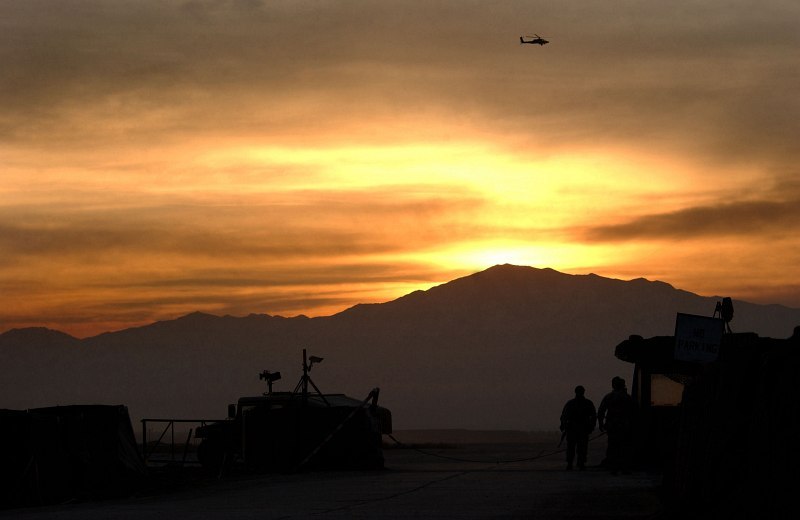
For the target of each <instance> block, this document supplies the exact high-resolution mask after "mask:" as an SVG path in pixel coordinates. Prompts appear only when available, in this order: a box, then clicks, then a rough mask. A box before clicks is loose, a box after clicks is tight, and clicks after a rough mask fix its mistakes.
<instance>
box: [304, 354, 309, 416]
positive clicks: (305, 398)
mask: <svg viewBox="0 0 800 520" xmlns="http://www.w3.org/2000/svg"><path fill="white" fill-rule="evenodd" d="M306 401H308V361H307V359H306V349H303V402H304V403H305V402H306Z"/></svg>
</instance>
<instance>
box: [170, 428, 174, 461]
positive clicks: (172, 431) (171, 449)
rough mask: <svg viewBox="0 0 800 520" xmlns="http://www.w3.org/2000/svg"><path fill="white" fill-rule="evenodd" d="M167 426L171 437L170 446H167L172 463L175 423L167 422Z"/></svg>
mask: <svg viewBox="0 0 800 520" xmlns="http://www.w3.org/2000/svg"><path fill="white" fill-rule="evenodd" d="M169 426H170V435H171V436H172V442H170V446H169V453H170V457H171V460H173V461H174V460H175V421H170V422H169Z"/></svg>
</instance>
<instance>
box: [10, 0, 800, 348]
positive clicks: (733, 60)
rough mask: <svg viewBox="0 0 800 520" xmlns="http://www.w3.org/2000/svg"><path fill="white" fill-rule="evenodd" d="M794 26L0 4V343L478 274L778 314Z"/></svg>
mask: <svg viewBox="0 0 800 520" xmlns="http://www.w3.org/2000/svg"><path fill="white" fill-rule="evenodd" d="M798 15H800V7H798V6H797V4H796V2H792V1H788V0H787V1H782V0H770V1H768V2H765V3H761V4H759V5H758V6H757V7H754V6H753V5H752V3H751V2H743V1H742V2H726V3H725V4H724V5H722V4H721V3H719V2H695V1H688V0H686V1H683V0H682V1H679V2H671V3H669V4H663V5H662V4H658V3H651V2H646V3H644V2H639V1H633V0H621V1H615V2H610V3H609V2H593V1H590V0H585V1H584V0H580V1H576V2H569V3H566V4H565V3H564V2H557V1H551V2H537V3H535V4H532V3H530V2H522V1H518V2H490V3H486V2H461V1H444V2H436V3H421V2H411V1H400V0H397V1H389V2H333V1H331V2H325V1H323V2H305V1H296V0H295V1H286V2H281V1H277V2H272V1H271V2H259V1H251V0H241V1H233V0H231V1H223V2H220V1H213V2H212V1H200V0H194V1H186V2H178V1H175V2H155V1H139V2H122V1H121V2H102V1H78V0H62V1H55V0H24V1H23V0H11V1H7V2H3V3H2V4H0V70H3V74H1V75H0V99H2V101H3V102H2V103H0V162H2V164H3V168H2V169H0V266H2V268H3V271H2V274H0V290H2V292H3V294H4V295H8V296H9V297H11V298H13V299H15V300H17V301H20V302H22V303H21V305H20V306H19V307H18V308H16V309H13V310H9V311H4V312H3V314H2V315H0V329H6V328H9V327H12V326H18V325H26V324H35V323H39V322H46V323H47V324H50V325H53V326H57V327H59V328H63V329H67V330H71V331H74V332H76V333H81V334H89V333H94V332H97V331H100V330H103V327H118V326H124V325H125V324H128V323H141V322H146V321H147V320H150V319H153V318H160V317H165V316H173V315H176V314H180V313H182V312H188V311H191V310H195V309H202V310H209V311H219V312H230V313H234V314H245V313H249V312H269V313H298V312H304V313H307V314H319V313H326V312H333V311H335V310H338V309H342V308H345V307H346V306H348V305H351V304H355V303H358V302H360V301H381V299H388V298H391V297H396V296H399V295H401V294H402V293H403V292H406V291H408V290H411V289H413V288H418V287H423V288H424V287H427V286H430V285H431V284H433V283H436V282H443V281H446V280H447V279H450V278H452V277H454V276H457V275H460V274H465V273H467V272H470V271H473V270H477V269H480V268H484V267H488V265H481V264H480V261H478V260H476V259H479V258H480V259H485V258H492V259H497V260H498V261H503V259H504V258H505V259H506V260H511V261H519V262H524V263H529V264H533V265H538V266H541V267H544V266H549V267H554V268H557V269H562V270H567V271H571V272H589V271H595V272H599V273H601V274H606V275H610V276H630V277H638V276H646V277H651V278H662V279H665V280H666V281H669V282H671V283H673V284H675V285H677V286H680V287H682V288H685V289H688V290H693V291H696V292H700V293H704V294H710V293H712V292H715V291H717V290H725V291H728V292H729V293H730V294H732V295H734V296H736V297H749V298H755V299H758V300H759V301H767V302H769V301H776V302H779V303H784V304H790V305H800V294H799V293H798V291H797V290H796V288H793V287H795V285H793V281H792V280H791V269H792V267H791V266H792V265H796V263H797V261H800V247H798V246H800V243H798V241H797V240H796V239H794V238H793V237H794V236H797V235H798V234H797V233H796V231H797V230H796V227H797V226H798V224H797V222H800V219H798V218H797V217H798V212H797V210H796V209H795V208H797V207H800V205H798V202H800V201H799V200H798V199H800V185H798V183H797V181H796V179H797V174H798V172H797V166H796V165H797V164H798V159H800V157H798V153H799V152H798V149H797V146H796V143H797V142H798V137H800V117H798V116H800V100H798V97H797V95H796V93H797V92H798V91H800V72H798V70H797V66H796V64H797V62H798V58H800V34H798V31H797V30H796V20H797V19H798ZM533 32H536V33H539V34H542V35H544V36H546V37H547V38H549V39H550V41H551V43H550V44H549V45H547V46H545V47H541V48H539V47H538V46H520V45H518V43H517V42H518V37H519V36H520V35H522V34H529V33H533ZM534 47H535V48H534ZM676 243H679V244H681V245H680V247H675V244H676ZM765 250H766V251H767V252H766V253H765ZM709 251H711V252H713V253H715V254H716V253H719V252H725V255H724V259H722V260H720V261H717V262H714V265H713V266H712V265H709V264H710V263H709V262H707V261H704V260H703V259H704V258H706V257H707V255H708V254H709ZM621 252H624V255H621V254H620V253H621ZM543 264H546V265H543Z"/></svg>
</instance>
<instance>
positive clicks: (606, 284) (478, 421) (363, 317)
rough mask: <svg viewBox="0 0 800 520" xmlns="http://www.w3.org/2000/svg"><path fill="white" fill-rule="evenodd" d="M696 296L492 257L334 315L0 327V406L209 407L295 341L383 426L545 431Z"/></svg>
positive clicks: (767, 330) (295, 371) (768, 319)
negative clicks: (92, 331)
mask: <svg viewBox="0 0 800 520" xmlns="http://www.w3.org/2000/svg"><path fill="white" fill-rule="evenodd" d="M721 299H722V298H721V297H719V296H712V297H704V296H698V295H696V294H693V293H690V292H687V291H683V290H679V289H676V288H674V287H672V286H671V285H669V284H667V283H664V282H659V281H648V280H645V279H642V278H639V279H635V280H630V281H623V280H617V279H611V278H604V277H601V276H597V275H594V274H589V275H569V274H564V273H560V272H558V271H554V270H552V269H537V268H533V267H524V266H514V265H498V266H494V267H491V268H489V269H487V270H485V271H481V272H478V273H475V274H472V275H470V276H466V277H463V278H458V279H456V280H453V281H450V282H448V283H444V284H442V285H439V286H436V287H433V288H431V289H429V290H426V291H415V292H412V293H410V294H408V295H406V296H403V297H401V298H398V299H396V300H393V301H390V302H386V303H380V304H361V305H356V306H354V307H351V308H349V309H347V310H345V311H343V312H340V313H338V314H335V315H332V316H324V317H316V318H308V317H305V316H298V317H293V318H285V317H280V316H270V315H266V314H251V315H249V316H244V317H234V316H213V315H210V314H204V313H199V312H195V313H192V314H188V315H186V316H183V317H181V318H178V319H175V320H169V321H160V322H156V323H153V324H150V325H147V326H143V327H136V328H130V329H125V330H121V331H117V332H108V333H104V334H100V335H98V336H94V337H90V338H85V339H77V338H74V337H72V336H69V335H67V334H64V333H61V332H58V331H54V330H49V329H44V328H26V329H12V330H9V331H7V332H5V333H3V334H0V376H2V379H1V380H0V390H1V391H0V408H12V409H25V408H33V407H39V406H54V405H68V404H124V405H127V406H128V408H129V411H130V414H131V418H132V419H133V420H134V425H136V424H137V422H138V420H139V419H141V418H145V417H147V418H183V419H215V418H223V417H224V416H225V414H226V405H227V404H228V403H234V402H236V400H237V399H238V397H240V396H244V395H258V394H260V393H262V392H264V391H266V384H265V383H264V382H263V381H260V380H259V377H258V375H259V373H260V372H261V371H262V370H265V369H266V370H270V371H272V372H275V371H280V372H281V373H282V375H283V379H281V380H280V381H277V382H276V383H275V390H292V389H294V387H295V384H296V383H297V381H298V379H299V378H300V375H301V372H302V350H303V349H307V351H308V354H309V355H314V356H318V357H322V358H324V361H323V362H321V363H319V364H316V365H314V367H313V369H312V372H311V374H310V375H311V378H312V380H313V381H314V382H315V383H316V385H317V386H318V387H319V388H320V389H321V390H322V391H323V392H330V393H333V392H342V393H346V394H348V395H350V396H352V397H356V398H364V397H366V396H367V394H368V393H369V391H370V390H371V389H372V388H373V387H379V388H380V389H381V393H380V401H381V404H383V405H384V406H386V407H388V408H390V409H391V410H392V414H393V420H394V427H395V428H398V429H414V428H468V429H516V430H553V429H556V428H557V427H558V421H559V415H560V412H561V407H562V406H563V404H564V402H566V400H568V399H570V398H571V397H573V388H574V387H575V385H578V384H581V385H583V386H585V387H586V390H587V397H589V398H590V399H592V400H594V401H595V404H599V401H600V399H601V398H602V396H603V395H604V394H605V393H606V392H607V391H609V390H610V379H611V378H612V377H613V376H616V375H620V376H622V377H624V378H626V379H628V381H630V378H631V376H632V371H633V366H632V365H630V364H628V363H624V362H622V361H619V360H617V359H616V358H615V357H614V348H615V346H616V345H617V344H618V343H620V342H621V341H623V340H624V339H626V338H627V337H628V336H629V335H631V334H638V335H642V336H644V337H650V336H656V335H671V334H673V332H674V327H675V316H676V313H678V312H681V313H688V314H698V315H705V316H711V315H712V314H713V313H714V310H715V306H716V303H717V302H718V301H720V300H721ZM734 307H735V314H734V318H733V320H732V321H731V328H732V329H733V330H734V331H735V332H756V333H758V334H759V335H760V336H767V337H775V338H786V337H789V336H790V335H791V334H792V332H793V329H794V327H795V326H796V325H800V309H792V308H787V307H784V306H780V305H757V304H753V303H747V302H744V301H736V300H734Z"/></svg>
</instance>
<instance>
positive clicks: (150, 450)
mask: <svg viewBox="0 0 800 520" xmlns="http://www.w3.org/2000/svg"><path fill="white" fill-rule="evenodd" d="M221 421H223V419H142V459H144V462H145V464H147V462H148V461H149V460H150V458H151V456H152V455H153V454H154V453H155V452H156V450H157V448H159V447H160V446H161V445H162V441H164V437H165V436H166V435H167V433H169V450H168V451H169V458H159V459H153V461H152V462H159V463H175V462H180V464H181V465H184V464H187V463H197V461H190V462H187V460H186V457H187V455H188V453H189V446H190V445H191V441H192V434H193V433H194V431H195V428H189V433H188V435H187V436H186V442H184V443H183V447H182V453H181V459H180V460H178V459H176V458H175V456H176V450H175V448H176V446H177V445H176V443H175V424H176V423H178V424H185V423H188V424H195V425H197V426H205V425H206V424H208V423H215V422H221ZM148 423H164V424H166V426H164V429H163V431H162V432H161V435H159V436H158V439H157V440H156V441H155V444H153V446H149V447H148V445H147V425H148ZM163 444H165V445H166V444H167V443H166V442H164V443H163Z"/></svg>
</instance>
